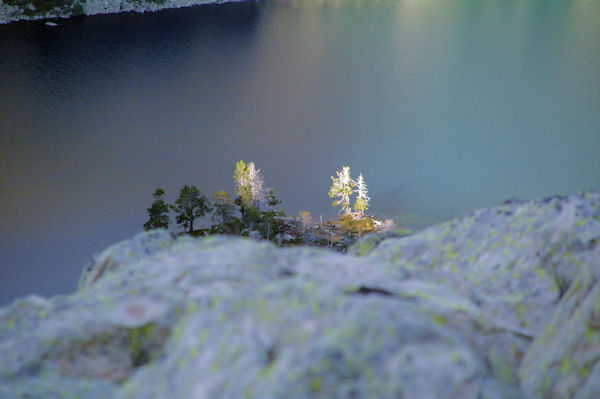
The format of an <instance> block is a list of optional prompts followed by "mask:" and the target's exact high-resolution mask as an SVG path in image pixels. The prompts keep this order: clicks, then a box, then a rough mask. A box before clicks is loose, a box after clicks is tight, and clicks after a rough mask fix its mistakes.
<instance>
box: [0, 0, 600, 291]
mask: <svg viewBox="0 0 600 399" xmlns="http://www.w3.org/2000/svg"><path fill="white" fill-rule="evenodd" d="M598 21H600V2H596V1H585V0H574V1H552V0H550V1H547V0H524V1H487V0H449V1H443V2H441V1H434V0H397V1H391V0H390V1H373V0H364V1H359V0H354V1H351V0H347V1H341V0H340V1H317V0H305V1H295V2H275V1H261V2H260V3H254V2H253V3H245V4H230V5H223V6H205V7H196V8H190V9H182V10H171V11H166V12H161V13H156V14H144V15H135V14H121V15H109V16H97V17H88V18H79V19H74V20H68V21H58V22H59V26H58V27H55V28H51V27H47V26H45V25H44V24H43V23H41V22H34V23H17V24H11V25H6V26H0V170H1V172H0V195H1V198H2V199H1V201H0V220H1V221H2V222H1V223H0V303H6V302H7V301H9V300H12V299H13V298H14V297H16V296H21V295H24V294H28V293H32V292H37V293H40V294H44V295H50V294H56V293H67V292H69V291H72V290H73V289H74V287H75V284H76V281H77V278H78V275H79V271H80V269H81V266H82V265H83V264H84V263H85V262H86V260H87V259H88V258H89V256H90V255H91V254H92V253H94V252H96V251H98V250H101V249H103V248H104V247H105V246H106V245H109V244H111V243H114V242H116V241H118V240H120V239H123V238H127V237H130V236H132V235H133V234H135V233H136V232H138V231H140V230H141V226H142V224H143V223H144V222H145V220H146V215H145V208H146V207H148V206H149V204H150V202H151V195H150V194H151V192H152V191H153V190H154V189H155V188H157V187H163V188H164V189H165V190H166V191H167V199H168V200H169V201H172V200H174V198H175V197H176V194H177V192H178V190H179V189H180V188H181V187H182V186H183V185H184V184H195V185H197V186H198V187H200V188H201V190H202V191H203V192H204V193H205V194H208V195H210V196H212V193H214V191H215V190H218V189H226V190H228V191H230V192H232V190H233V182H232V173H233V168H234V164H235V161H237V160H239V159H245V160H247V161H249V160H253V161H255V162H256V164H257V165H258V166H259V167H261V168H262V170H263V173H264V176H265V179H266V183H267V185H268V186H271V187H274V188H276V190H277V192H278V194H279V197H280V198H281V199H282V200H283V205H284V209H285V210H286V212H288V213H290V214H294V213H297V212H298V210H300V209H302V210H309V211H310V212H311V213H312V214H313V216H317V215H319V214H320V213H323V214H324V215H326V216H327V215H331V214H333V213H335V210H334V209H333V208H332V207H331V206H330V201H331V200H330V199H329V197H327V190H328V187H329V184H330V179H329V176H331V175H332V174H334V173H335V171H336V170H337V169H339V168H340V167H341V166H342V165H344V164H348V165H350V166H351V168H352V171H353V174H354V175H358V173H359V172H362V173H363V174H364V176H365V179H366V183H367V184H368V186H369V189H370V194H371V197H372V211H373V212H375V213H379V214H385V215H387V216H396V218H397V219H398V220H399V221H400V222H401V223H403V224H409V225H411V224H412V225H423V224H426V223H432V222H436V221H440V220H444V219H448V218H451V217H454V216H459V215H461V214H463V213H465V212H467V211H469V210H471V209H474V208H477V207H482V206H488V205H492V204H497V203H499V202H502V201H504V200H505V199H508V198H523V199H528V198H536V197H542V196H546V195H550V194H555V193H568V192H575V191H578V190H584V189H588V190H589V189H594V190H599V189H600V24H599V23H598Z"/></svg>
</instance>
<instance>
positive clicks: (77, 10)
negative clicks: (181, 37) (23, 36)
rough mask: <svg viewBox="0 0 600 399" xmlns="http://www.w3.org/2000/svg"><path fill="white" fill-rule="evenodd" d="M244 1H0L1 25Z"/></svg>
mask: <svg viewBox="0 0 600 399" xmlns="http://www.w3.org/2000/svg"><path fill="white" fill-rule="evenodd" d="M241 1H245V0H0V24H7V23H10V22H16V21H34V20H43V19H52V18H70V17H74V16H80V15H97V14H114V13H120V12H140V13H143V12H152V11H159V10H164V9H167V8H182V7H191V6H196V5H203V4H220V3H232V2H241Z"/></svg>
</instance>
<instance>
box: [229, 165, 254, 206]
mask: <svg viewBox="0 0 600 399" xmlns="http://www.w3.org/2000/svg"><path fill="white" fill-rule="evenodd" d="M233 179H234V180H235V193H236V194H237V195H238V198H237V199H236V203H239V205H240V207H241V208H242V213H243V209H244V208H247V207H249V206H250V205H251V204H252V186H251V185H250V168H249V167H248V165H246V163H245V162H244V161H239V162H236V164H235V171H234V172H233Z"/></svg>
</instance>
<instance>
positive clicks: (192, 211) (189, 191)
mask: <svg viewBox="0 0 600 399" xmlns="http://www.w3.org/2000/svg"><path fill="white" fill-rule="evenodd" d="M171 209H172V210H173V211H175V213H176V214H177V217H176V219H175V220H176V221H177V223H178V224H180V225H181V226H183V229H184V231H185V232H187V233H191V232H193V231H194V220H196V219H198V218H199V217H201V216H204V215H205V214H206V213H207V212H210V211H211V210H212V209H211V208H210V202H209V201H208V199H207V198H206V197H205V196H204V195H202V194H201V193H200V190H198V187H196V186H188V185H185V186H183V188H182V189H181V191H180V192H179V198H177V201H175V204H174V205H171Z"/></svg>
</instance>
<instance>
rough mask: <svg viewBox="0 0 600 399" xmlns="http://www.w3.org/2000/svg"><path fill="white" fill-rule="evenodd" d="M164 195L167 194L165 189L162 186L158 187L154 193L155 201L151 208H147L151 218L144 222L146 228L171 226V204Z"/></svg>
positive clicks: (166, 227)
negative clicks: (164, 198)
mask: <svg viewBox="0 0 600 399" xmlns="http://www.w3.org/2000/svg"><path fill="white" fill-rule="evenodd" d="M163 195H165V190H163V189H162V188H157V189H156V191H154V193H153V194H152V196H153V197H154V202H153V203H152V205H151V206H150V208H148V209H146V211H147V212H148V216H149V219H148V221H147V222H146V223H144V230H152V229H168V228H169V223H171V220H170V219H169V205H167V203H166V202H165V201H164V200H163Z"/></svg>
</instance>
